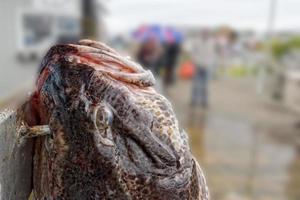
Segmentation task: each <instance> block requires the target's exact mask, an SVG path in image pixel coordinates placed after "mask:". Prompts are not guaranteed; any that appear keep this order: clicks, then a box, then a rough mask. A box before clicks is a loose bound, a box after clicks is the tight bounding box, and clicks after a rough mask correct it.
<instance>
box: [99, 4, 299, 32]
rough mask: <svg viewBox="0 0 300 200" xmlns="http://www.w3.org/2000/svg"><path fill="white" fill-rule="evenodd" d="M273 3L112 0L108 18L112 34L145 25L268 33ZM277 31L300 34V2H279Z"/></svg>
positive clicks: (108, 6) (108, 5)
mask: <svg viewBox="0 0 300 200" xmlns="http://www.w3.org/2000/svg"><path fill="white" fill-rule="evenodd" d="M270 1H271V0H109V1H105V2H106V4H105V5H106V8H107V10H108V13H107V15H106V17H105V22H106V24H107V28H108V30H109V32H111V33H117V32H122V31H125V30H129V29H132V28H134V27H136V26H138V25H140V24H142V23H163V24H174V25H196V26H215V25H216V26H217V25H222V24H227V25H231V26H233V27H235V28H238V29H247V28H251V29H254V30H258V31H265V30H266V26H267V19H268V15H269V13H268V12H269V7H270ZM277 1H278V3H277V12H276V21H275V30H283V29H293V30H300V0H277Z"/></svg>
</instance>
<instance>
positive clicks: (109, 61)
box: [64, 40, 155, 87]
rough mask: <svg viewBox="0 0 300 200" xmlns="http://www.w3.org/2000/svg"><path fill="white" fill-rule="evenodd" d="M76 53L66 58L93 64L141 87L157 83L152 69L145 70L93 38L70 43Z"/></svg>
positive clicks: (113, 75)
mask: <svg viewBox="0 0 300 200" xmlns="http://www.w3.org/2000/svg"><path fill="white" fill-rule="evenodd" d="M69 46H70V47H73V48H75V49H76V53H72V52H71V53H67V54H66V55H65V56H64V58H65V60H67V61H69V62H72V63H78V64H85V65H88V66H91V67H92V68H94V69H95V70H96V71H100V72H102V73H104V74H107V75H109V76H110V77H112V78H114V79H117V80H119V81H123V82H125V83H129V84H133V85H136V86H139V87H149V86H153V85H154V84H155V79H154V77H153V74H152V73H151V71H150V70H144V69H143V67H142V66H141V65H139V64H138V63H136V62H134V61H133V60H131V59H130V58H129V57H124V56H122V55H120V54H119V53H118V52H116V51H115V50H114V49H112V48H110V47H108V46H107V45H105V44H104V43H101V42H97V41H93V40H80V41H79V43H78V44H69Z"/></svg>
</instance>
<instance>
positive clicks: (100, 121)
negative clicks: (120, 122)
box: [95, 106, 113, 130]
mask: <svg viewBox="0 0 300 200" xmlns="http://www.w3.org/2000/svg"><path fill="white" fill-rule="evenodd" d="M95 122H96V126H97V128H98V129H100V130H101V129H107V128H108V127H110V126H111V125H112V122H113V113H112V111H111V109H109V108H108V107H107V106H99V107H98V108H97V109H96V113H95Z"/></svg>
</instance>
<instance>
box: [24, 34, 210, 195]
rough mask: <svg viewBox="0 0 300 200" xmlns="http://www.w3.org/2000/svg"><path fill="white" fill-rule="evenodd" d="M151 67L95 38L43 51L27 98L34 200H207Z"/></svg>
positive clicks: (194, 163) (199, 174)
mask: <svg viewBox="0 0 300 200" xmlns="http://www.w3.org/2000/svg"><path fill="white" fill-rule="evenodd" d="M154 82H155V80H154V78H153V75H152V74H151V72H149V71H146V70H144V69H143V68H142V67H141V66H140V65H138V64H137V63H135V62H133V61H132V60H130V59H128V58H124V57H122V56H121V55H119V54H118V53H117V52H116V51H115V50H113V49H111V48H110V47H108V46H106V45H105V44H103V43H100V42H96V41H91V40H82V41H80V42H79V43H78V44H69V45H57V46H54V47H52V48H51V49H50V50H49V52H48V53H47V54H46V56H45V58H44V60H43V62H42V64H41V67H40V74H39V77H38V80H37V84H36V85H37V86H36V91H35V92H34V94H33V95H32V98H31V102H30V108H31V111H32V113H33V114H32V118H33V119H31V120H30V123H29V124H30V125H32V126H33V125H49V127H50V130H51V135H49V136H42V137H39V138H36V139H35V155H34V169H33V171H34V178H33V196H34V199H36V200H44V199H47V200H48V199H49V200H52V199H55V200H56V199H57V200H67V199H72V200H73V199H74V200H85V199H87V200H88V199H92V200H98V199H178V200H179V199H180V200H182V199H198V200H207V199H209V194H208V189H207V185H206V182H205V178H204V175H203V173H202V171H201V169H200V167H199V165H198V163H197V161H196V160H195V159H194V158H193V156H192V154H191V152H190V149H189V144H188V137H187V134H186V133H185V132H184V131H183V130H182V129H180V127H179V125H178V121H177V119H176V116H175V114H174V112H173V109H172V106H171V104H170V103H169V101H168V100H167V99H166V98H165V97H163V96H162V95H160V94H158V93H157V92H156V91H155V90H154V89H153V87H152V86H153V84H154Z"/></svg>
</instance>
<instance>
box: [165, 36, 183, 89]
mask: <svg viewBox="0 0 300 200" xmlns="http://www.w3.org/2000/svg"><path fill="white" fill-rule="evenodd" d="M165 49H166V51H165V74H164V82H163V83H164V89H167V87H169V86H171V85H172V84H173V83H174V82H175V68H176V63H177V60H178V56H179V54H180V49H181V46H180V44H178V43H175V42H174V43H170V44H166V46H165Z"/></svg>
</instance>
